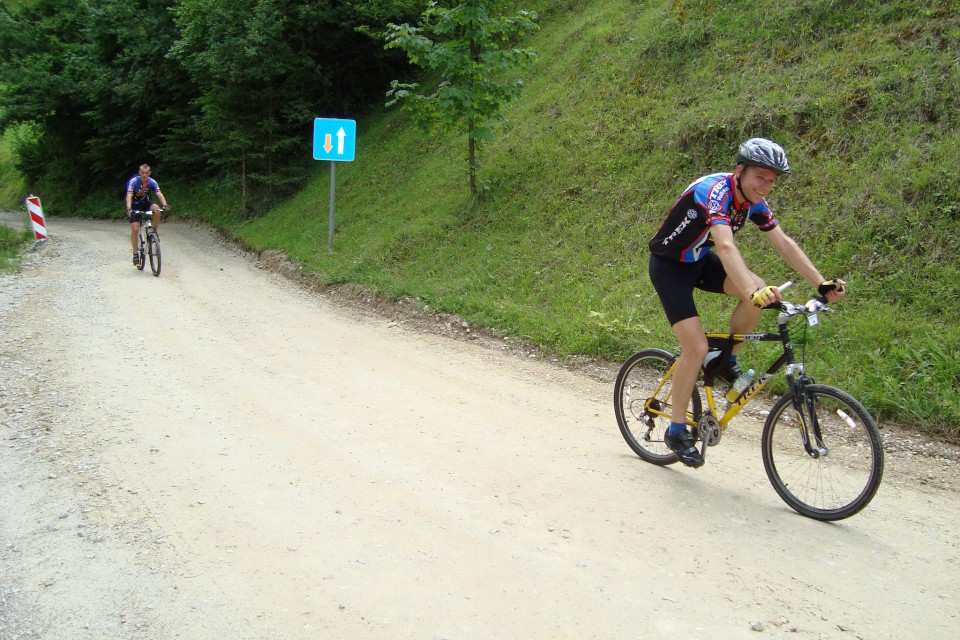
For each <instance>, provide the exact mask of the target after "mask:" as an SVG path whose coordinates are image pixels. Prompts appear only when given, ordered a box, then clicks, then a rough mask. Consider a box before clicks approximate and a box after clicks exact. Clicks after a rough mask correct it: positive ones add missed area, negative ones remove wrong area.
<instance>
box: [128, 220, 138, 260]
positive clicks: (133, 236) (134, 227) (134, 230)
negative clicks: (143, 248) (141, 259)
mask: <svg viewBox="0 0 960 640" xmlns="http://www.w3.org/2000/svg"><path fill="white" fill-rule="evenodd" d="M139 233H140V223H139V222H131V223H130V246H131V247H133V252H134V253H137V252H138V251H139V250H140V247H139V246H137V245H138V243H137V235H139Z"/></svg>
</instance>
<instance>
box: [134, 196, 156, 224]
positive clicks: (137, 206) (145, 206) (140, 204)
mask: <svg viewBox="0 0 960 640" xmlns="http://www.w3.org/2000/svg"><path fill="white" fill-rule="evenodd" d="M151 206H153V203H152V202H150V199H149V198H147V199H146V200H139V201H138V200H134V201H133V203H132V206H131V207H130V209H131V210H132V213H130V215H129V216H128V217H129V218H130V224H133V223H134V222H140V218H141V216H140V214H139V213H137V211H150V207H151Z"/></svg>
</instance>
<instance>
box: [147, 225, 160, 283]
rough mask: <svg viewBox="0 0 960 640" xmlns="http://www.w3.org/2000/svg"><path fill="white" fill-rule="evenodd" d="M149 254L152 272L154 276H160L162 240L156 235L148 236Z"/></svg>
mask: <svg viewBox="0 0 960 640" xmlns="http://www.w3.org/2000/svg"><path fill="white" fill-rule="evenodd" d="M147 253H149V254H150V270H151V271H153V275H154V276H159V275H160V238H159V237H158V236H157V234H155V233H151V234H150V235H149V236H147Z"/></svg>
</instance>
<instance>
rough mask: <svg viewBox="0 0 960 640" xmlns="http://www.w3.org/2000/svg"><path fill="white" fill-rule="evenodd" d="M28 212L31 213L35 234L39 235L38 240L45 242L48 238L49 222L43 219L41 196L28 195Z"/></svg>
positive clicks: (31, 223)
mask: <svg viewBox="0 0 960 640" xmlns="http://www.w3.org/2000/svg"><path fill="white" fill-rule="evenodd" d="M27 213H29V214H30V225H31V226H32V227H33V235H35V236H36V237H37V242H43V241H44V240H46V239H47V223H46V222H45V221H44V219H43V207H41V206H40V198H38V197H37V196H35V195H33V194H30V195H29V196H28V197H27Z"/></svg>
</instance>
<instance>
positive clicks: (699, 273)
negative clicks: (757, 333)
mask: <svg viewBox="0 0 960 640" xmlns="http://www.w3.org/2000/svg"><path fill="white" fill-rule="evenodd" d="M736 161H737V168H736V170H735V171H734V172H733V173H714V174H712V175H708V176H704V177H702V178H700V179H699V180H697V181H696V182H694V183H693V184H691V185H690V186H689V187H687V189H686V191H684V192H683V195H681V196H680V199H679V200H677V201H676V202H675V203H674V205H673V207H672V208H671V209H670V212H669V213H668V214H667V217H666V219H665V220H664V221H663V224H661V225H660V229H659V230H658V231H657V233H656V235H655V236H654V238H653V240H651V241H650V280H651V281H652V282H653V287H654V289H656V291H657V295H658V296H659V297H660V302H661V304H662V305H663V309H664V311H665V312H666V314H667V320H668V321H669V322H670V326H671V328H672V329H673V332H674V333H675V334H676V336H677V338H678V339H679V340H680V359H679V361H678V363H677V369H676V372H675V373H674V376H673V409H672V416H671V424H670V427H669V429H668V430H667V433H666V436H665V438H664V440H665V441H666V444H667V446H668V447H670V450H671V451H673V452H674V453H676V454H677V457H678V458H679V459H680V461H681V462H682V463H684V464H685V465H687V466H691V467H699V466H701V465H702V464H703V457H702V456H701V454H700V452H699V451H698V450H697V448H696V446H695V443H694V439H693V436H692V434H690V432H689V431H687V424H686V409H687V407H688V406H689V404H690V398H691V396H692V395H693V390H694V387H695V385H696V382H697V375H698V374H699V371H700V367H701V365H702V364H703V360H704V357H705V356H706V355H707V339H706V336H705V335H704V332H703V324H702V323H701V321H700V316H699V314H698V313H697V308H696V305H695V304H694V300H693V290H694V289H702V290H704V291H709V292H712V293H725V294H727V295H730V296H735V297H737V298H739V299H740V301H739V303H738V304H737V306H736V308H735V309H734V311H733V316H732V317H731V318H730V331H731V333H749V332H751V331H753V330H754V329H755V328H756V326H757V324H758V323H759V322H760V309H761V308H762V307H764V306H766V305H768V304H770V303H771V302H775V301H777V300H779V299H780V291H779V290H778V289H777V288H776V287H772V286H769V285H767V284H766V283H765V282H764V281H763V279H762V278H761V277H760V276H758V275H757V274H755V273H754V272H752V271H750V269H749V268H748V267H747V265H746V263H745V262H744V261H743V256H741V254H740V251H739V250H738V249H737V247H736V246H735V245H734V244H733V234H735V233H736V232H737V231H739V230H740V229H741V228H742V227H743V226H744V225H745V224H746V222H747V220H750V221H751V222H753V223H754V224H755V225H757V227H759V229H760V230H761V231H763V232H764V236H766V238H767V240H769V241H770V242H771V243H772V244H773V248H774V249H775V250H776V252H777V253H778V254H779V255H780V257H781V258H782V259H783V261H784V262H786V263H787V264H788V265H789V266H791V267H793V269H795V270H796V271H797V272H798V273H799V274H800V275H802V276H803V277H804V278H805V279H806V280H807V281H808V282H810V284H812V285H813V286H814V287H816V288H817V290H818V291H819V292H820V294H821V295H823V296H826V298H827V300H828V301H830V302H835V301H837V300H839V299H840V298H842V297H843V296H844V287H843V286H844V285H845V284H846V283H845V282H844V281H843V280H839V279H835V280H825V279H824V278H823V276H822V275H821V274H820V272H819V271H818V270H817V268H816V267H815V266H814V265H813V263H812V262H811V261H810V259H809V258H808V257H807V255H806V254H805V253H804V252H803V250H802V249H800V247H799V246H798V245H797V243H796V242H794V241H793V239H791V238H790V236H788V235H787V234H786V233H785V232H784V231H783V229H781V228H780V226H779V223H778V222H777V219H776V218H775V217H774V215H773V213H772V212H771V211H770V207H769V206H767V201H766V200H765V199H764V198H765V197H766V195H767V194H768V193H770V190H771V189H773V183H774V182H776V180H777V178H778V177H779V176H780V175H782V174H784V173H789V172H790V163H789V162H788V161H787V155H786V153H784V151H783V148H782V147H781V146H780V145H778V144H777V143H775V142H772V141H770V140H767V139H766V138H753V139H750V140H747V141H746V142H744V143H743V144H742V145H740V149H739V151H738V153H737V158H736ZM711 249H712V250H711ZM742 346H743V345H742V344H738V345H735V346H734V347H733V355H732V356H731V357H730V361H729V362H728V363H727V365H726V367H725V368H724V369H723V370H722V371H721V372H720V375H721V376H722V377H723V378H725V379H726V380H728V381H732V380H734V379H736V378H737V377H738V376H739V375H740V367H739V365H738V363H737V354H738V353H739V351H740V348H741V347H742Z"/></svg>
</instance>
